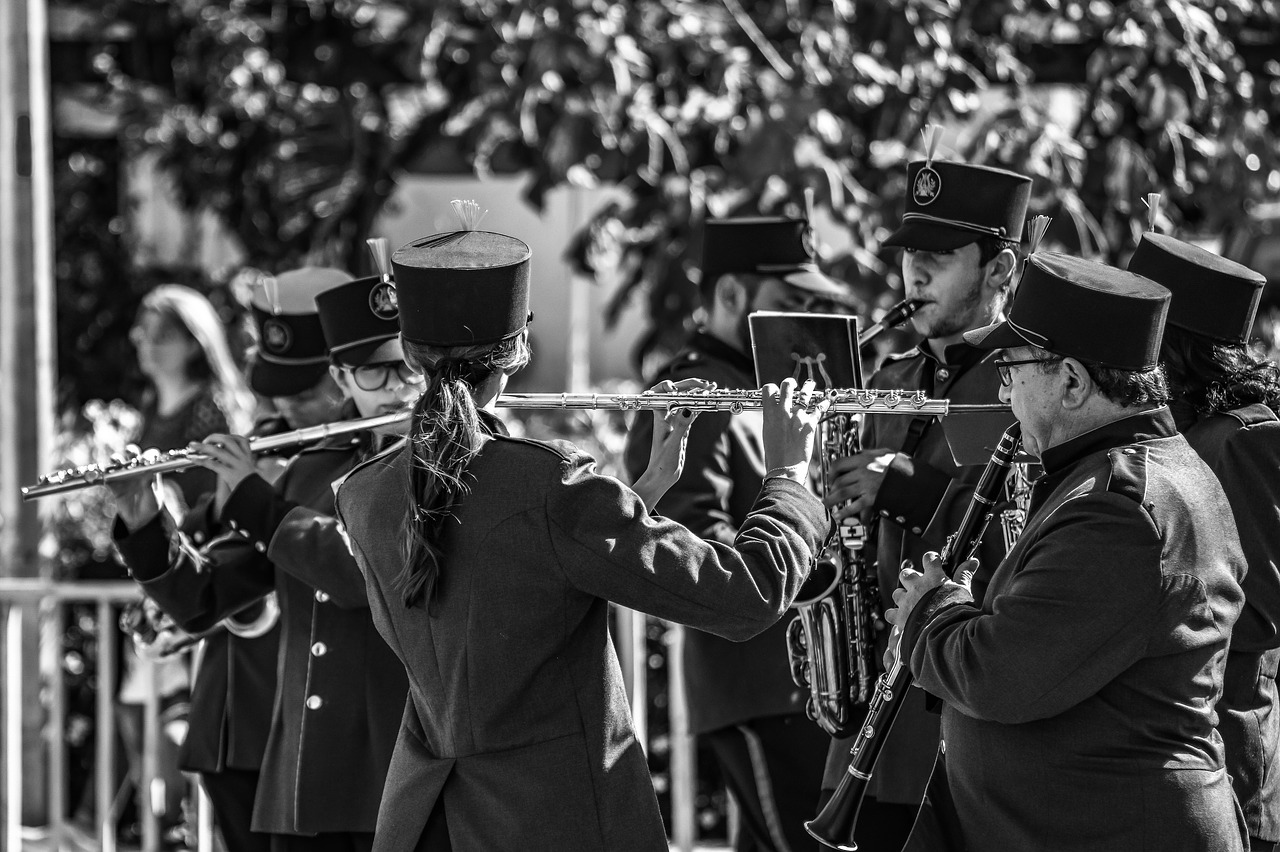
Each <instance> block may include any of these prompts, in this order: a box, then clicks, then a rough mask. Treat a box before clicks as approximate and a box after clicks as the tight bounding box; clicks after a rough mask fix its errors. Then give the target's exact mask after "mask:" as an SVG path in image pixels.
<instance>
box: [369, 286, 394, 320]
mask: <svg viewBox="0 0 1280 852" xmlns="http://www.w3.org/2000/svg"><path fill="white" fill-rule="evenodd" d="M369 310H371V311H373V315H374V316H375V317H377V318H378V319H381V320H393V319H395V318H396V317H398V316H400V305H399V302H398V301H397V300H396V288H395V285H394V284H392V283H391V282H390V281H383V282H382V283H381V284H379V285H378V286H376V287H374V288H373V290H371V291H370V292H369Z"/></svg>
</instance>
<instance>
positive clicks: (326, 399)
mask: <svg viewBox="0 0 1280 852" xmlns="http://www.w3.org/2000/svg"><path fill="white" fill-rule="evenodd" d="M271 401H272V403H274V404H275V407H276V410H277V411H279V412H280V416H282V417H283V418H284V419H285V420H286V421H288V423H289V427H290V428H292V429H305V428H306V427H308V426H319V425H320V424H321V423H329V422H332V421H333V420H335V419H337V417H338V413H339V412H340V411H341V410H342V390H341V389H340V388H339V387H338V384H337V382H335V381H334V380H333V376H332V375H331V374H330V373H327V372H326V373H324V374H323V375H322V376H321V377H320V381H318V382H316V383H315V384H314V385H313V386H312V387H310V388H308V389H307V390H305V391H303V392H302V393H295V394H293V395H292V396H277V397H272V398H271Z"/></svg>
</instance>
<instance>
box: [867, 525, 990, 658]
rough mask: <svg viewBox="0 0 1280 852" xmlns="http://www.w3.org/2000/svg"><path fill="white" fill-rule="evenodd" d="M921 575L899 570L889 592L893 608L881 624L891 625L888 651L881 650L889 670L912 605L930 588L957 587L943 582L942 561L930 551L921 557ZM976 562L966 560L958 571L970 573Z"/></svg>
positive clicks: (908, 570)
mask: <svg viewBox="0 0 1280 852" xmlns="http://www.w3.org/2000/svg"><path fill="white" fill-rule="evenodd" d="M923 562H924V573H921V572H919V571H917V570H915V569H914V568H909V567H905V566H904V567H903V569H902V570H901V571H900V572H899V573H898V582H899V586H898V588H896V589H894V591H893V608H892V609H890V610H889V611H888V612H886V613H885V614H884V618H885V621H888V622H889V623H890V624H892V625H893V631H892V632H891V633H890V634H889V648H888V650H886V651H885V655H884V662H885V667H886V668H888V667H891V666H892V665H893V660H895V659H896V658H897V653H898V643H899V642H900V641H902V630H903V628H904V627H905V626H906V624H907V619H909V618H910V617H911V613H912V611H913V610H914V609H915V608H916V604H918V603H920V599H921V598H923V597H924V596H925V595H926V594H928V593H929V592H930V591H932V590H933V589H936V588H938V587H939V586H945V585H953V586H955V585H958V584H956V583H952V582H951V581H950V580H948V579H947V575H946V572H945V571H943V570H942V559H941V558H940V557H939V556H938V554H937V553H935V552H933V551H932V550H931V551H929V552H928V553H926V554H925V555H924V559H923ZM977 565H978V560H976V559H970V560H968V561H967V562H965V563H964V564H962V565H961V566H960V570H961V571H962V572H963V571H966V570H967V571H970V572H972V571H973V569H975V568H977Z"/></svg>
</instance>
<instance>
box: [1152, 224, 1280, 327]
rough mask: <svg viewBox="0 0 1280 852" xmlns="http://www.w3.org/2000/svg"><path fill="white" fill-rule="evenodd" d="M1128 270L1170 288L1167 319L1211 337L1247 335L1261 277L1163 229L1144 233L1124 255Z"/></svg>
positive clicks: (1259, 296)
mask: <svg viewBox="0 0 1280 852" xmlns="http://www.w3.org/2000/svg"><path fill="white" fill-rule="evenodd" d="M1129 271H1130V272H1136V273H1138V274H1139V275H1145V276H1146V277H1147V278H1150V279H1151V280H1152V281H1156V282H1158V283H1160V284H1162V285H1163V286H1165V287H1166V288H1168V290H1169V292H1170V293H1172V294H1173V299H1172V301H1171V302H1170V303H1169V318H1168V323H1169V324H1170V325H1176V326H1178V327H1179V328H1182V329H1185V330H1187V331H1190V332H1194V333H1195V334H1202V335H1204V336H1205V337H1212V338H1213V339H1215V340H1229V341H1233V342H1238V343H1244V342H1246V341H1247V340H1248V339H1249V331H1250V329H1251V328H1252V327H1253V317H1254V315H1255V314H1256V313H1257V312H1258V302H1259V301H1261V299H1262V288H1264V287H1265V286H1266V285H1267V277H1266V276H1265V275H1263V274H1262V273H1261V272H1254V271H1253V270H1252V269H1250V268H1249V267H1247V266H1242V265H1241V264H1239V263H1236V262H1234V261H1231V260H1227V259H1226V258H1224V257H1220V256H1218V255H1216V254H1214V253H1213V252H1211V251H1207V250H1205V249H1202V248H1200V247H1198V246H1193V245H1191V244H1190V243H1184V242H1183V241H1182V240H1176V239H1174V238H1173V237H1167V236H1165V235H1163V234H1155V233H1146V234H1143V235H1142V240H1141V241H1140V242H1139V243H1138V248H1137V250H1136V251H1134V253H1133V257H1132V258H1130V259H1129Z"/></svg>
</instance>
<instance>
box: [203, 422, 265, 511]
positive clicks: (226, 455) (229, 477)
mask: <svg viewBox="0 0 1280 852" xmlns="http://www.w3.org/2000/svg"><path fill="white" fill-rule="evenodd" d="M187 449H188V450H190V451H191V452H192V453H197V454H199V455H201V456H204V458H202V459H200V460H198V461H197V462H196V464H198V465H200V466H201V467H203V468H205V469H206V470H211V471H213V472H214V473H216V474H217V475H218V489H217V493H216V494H215V495H214V504H215V508H216V510H217V512H218V514H219V515H221V514H222V507H223V506H225V505H226V503H227V499H228V498H229V497H230V496H231V492H233V491H235V490H236V486H238V485H239V484H240V483H241V482H244V480H245V479H247V478H248V477H250V476H252V475H253V474H255V473H257V472H258V467H257V463H256V462H255V461H254V458H253V451H252V450H250V449H249V439H248V438H245V437H243V436H241V435H224V434H221V433H217V434H213V435H210V436H209V437H207V438H205V439H204V440H203V441H193V442H192V443H191V444H190V445H189V446H188V447H187Z"/></svg>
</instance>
